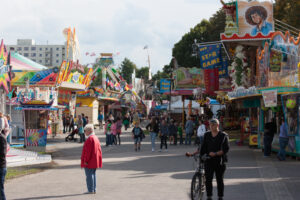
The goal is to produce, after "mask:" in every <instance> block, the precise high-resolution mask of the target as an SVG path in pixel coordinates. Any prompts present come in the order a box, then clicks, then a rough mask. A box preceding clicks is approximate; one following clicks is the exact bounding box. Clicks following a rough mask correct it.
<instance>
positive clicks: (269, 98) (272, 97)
mask: <svg viewBox="0 0 300 200" xmlns="http://www.w3.org/2000/svg"><path fill="white" fill-rule="evenodd" d="M262 96H263V99H264V103H265V107H275V106H277V90H266V91H262Z"/></svg>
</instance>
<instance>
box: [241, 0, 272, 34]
mask: <svg viewBox="0 0 300 200" xmlns="http://www.w3.org/2000/svg"><path fill="white" fill-rule="evenodd" d="M238 26H239V35H241V36H244V35H245V34H250V35H251V36H256V35H257V34H259V33H261V34H262V35H268V34H269V33H270V32H272V31H274V21H273V4H272V1H263V2H261V1H251V2H249V1H243V0H239V1H238Z"/></svg>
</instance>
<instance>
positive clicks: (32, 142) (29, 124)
mask: <svg viewBox="0 0 300 200" xmlns="http://www.w3.org/2000/svg"><path fill="white" fill-rule="evenodd" d="M52 104H53V101H51V102H49V103H46V102H45V101H39V100H30V101H27V102H26V103H21V104H20V106H19V107H17V108H16V109H17V110H22V111H23V118H24V120H23V121H24V147H25V148H26V149H27V150H32V151H37V152H40V151H42V152H45V151H46V145H47V134H48V130H49V129H48V125H49V124H48V121H49V114H50V111H51V110H57V108H54V107H52Z"/></svg>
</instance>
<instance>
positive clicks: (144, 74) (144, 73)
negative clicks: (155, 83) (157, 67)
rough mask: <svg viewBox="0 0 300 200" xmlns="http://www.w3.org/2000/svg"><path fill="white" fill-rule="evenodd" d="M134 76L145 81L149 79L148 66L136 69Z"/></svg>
mask: <svg viewBox="0 0 300 200" xmlns="http://www.w3.org/2000/svg"><path fill="white" fill-rule="evenodd" d="M135 73H136V77H137V78H142V79H144V80H145V81H147V80H148V79H149V67H142V68H140V69H136V72H135Z"/></svg>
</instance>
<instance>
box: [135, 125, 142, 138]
mask: <svg viewBox="0 0 300 200" xmlns="http://www.w3.org/2000/svg"><path fill="white" fill-rule="evenodd" d="M142 132H143V131H142V129H141V128H140V127H138V128H134V130H133V134H134V137H140V136H141V134H142Z"/></svg>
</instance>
